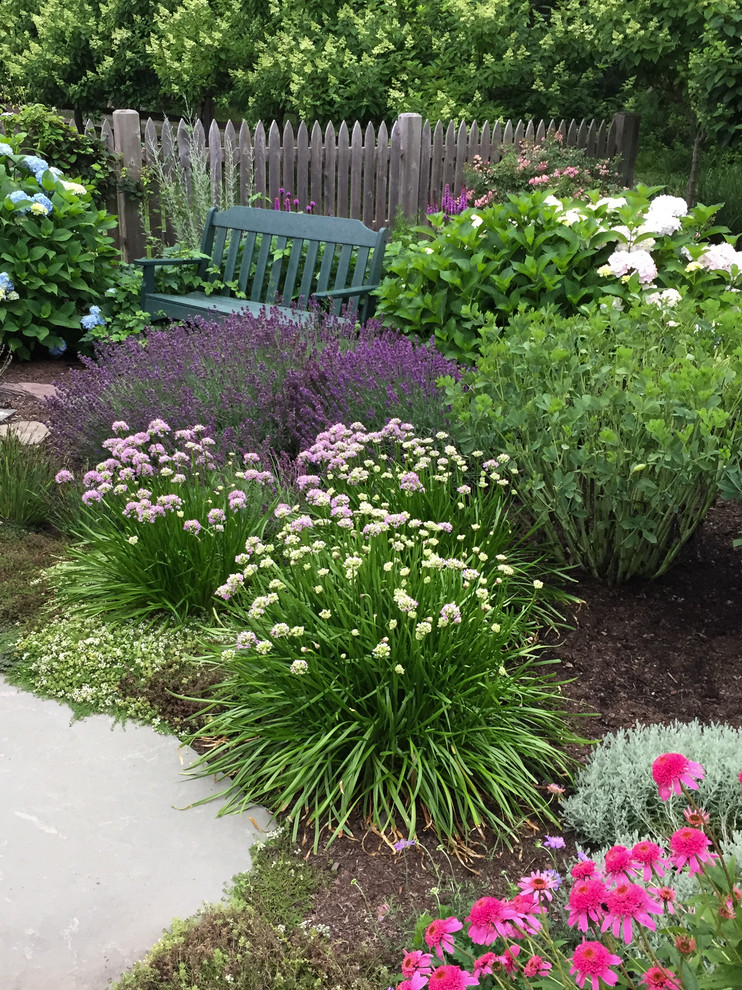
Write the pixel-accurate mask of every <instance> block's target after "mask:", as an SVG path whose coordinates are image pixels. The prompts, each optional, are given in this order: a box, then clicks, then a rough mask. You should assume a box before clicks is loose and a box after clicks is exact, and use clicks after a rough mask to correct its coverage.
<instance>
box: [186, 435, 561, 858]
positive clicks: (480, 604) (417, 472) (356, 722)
mask: <svg viewBox="0 0 742 990" xmlns="http://www.w3.org/2000/svg"><path fill="white" fill-rule="evenodd" d="M300 462H301V464H302V466H303V469H304V470H305V471H307V472H308V473H306V474H303V475H301V476H300V477H299V478H298V479H297V484H298V486H299V487H300V489H301V490H302V492H303V495H302V498H301V500H300V501H299V502H297V504H295V505H288V504H279V505H278V507H277V508H276V510H275V514H276V516H277V517H278V518H280V519H281V520H282V521H283V528H282V529H281V530H280V531H279V533H278V534H277V536H276V537H275V538H274V539H273V540H272V541H271V542H270V543H268V542H264V541H261V540H260V539H258V538H254V539H252V540H248V542H247V544H246V547H245V552H244V553H243V554H242V555H241V556H240V557H238V558H237V563H238V564H239V566H240V568H241V569H240V570H239V571H237V572H235V573H234V574H232V575H231V576H230V577H229V579H228V580H227V581H226V582H225V583H224V584H223V585H222V586H221V587H220V588H219V590H218V592H217V594H218V595H219V596H221V597H222V598H223V599H224V600H225V601H226V602H227V608H226V612H225V614H224V629H223V630H222V634H223V635H222V639H223V644H222V648H221V649H218V650H216V651H215V655H214V662H215V663H217V664H218V665H219V666H220V669H226V675H225V678H224V680H223V682H222V683H221V684H220V685H219V686H218V687H217V689H216V693H215V696H214V699H213V716H212V720H211V722H210V724H209V734H210V735H213V736H216V737H218V738H222V737H223V739H224V742H222V743H221V744H220V745H218V746H217V747H216V748H215V749H213V750H211V751H210V754H209V758H208V762H207V761H205V760H204V761H202V763H201V765H200V770H199V771H198V772H200V773H201V774H204V775H205V774H208V775H211V774H213V773H219V774H224V775H226V776H227V777H229V778H231V779H230V783H229V784H228V786H227V787H226V788H225V790H224V791H223V795H224V796H225V797H226V805H225V808H224V810H225V811H227V810H239V809H243V808H245V807H247V806H248V805H249V804H251V803H255V802H260V803H264V802H265V803H267V804H268V805H269V806H270V807H272V808H274V809H276V810H279V809H280V810H281V811H284V812H285V813H286V814H287V816H288V818H289V820H290V821H291V822H292V824H293V830H294V835H296V833H297V830H298V828H299V823H300V821H301V820H302V819H304V818H305V816H306V818H307V819H308V821H309V822H310V823H311V824H313V826H314V828H315V845H316V844H317V843H318V842H319V833H320V830H321V829H322V828H323V827H324V826H325V825H329V826H330V830H331V831H330V833H328V835H329V836H330V837H332V836H334V835H336V834H337V833H338V832H339V831H341V830H342V829H343V827H344V825H345V823H346V822H347V820H348V817H349V815H350V814H351V813H352V812H353V811H354V810H358V811H360V812H361V813H362V814H364V815H365V816H367V818H368V819H369V820H370V821H372V822H373V823H375V824H376V825H377V826H378V827H379V828H381V829H390V828H395V827H396V828H398V829H402V830H403V832H404V834H405V835H414V833H415V831H416V829H417V828H418V827H419V823H420V821H421V819H422V821H426V820H429V819H430V820H432V823H433V824H434V826H435V828H436V829H437V830H438V832H439V834H440V835H441V836H443V837H446V838H447V839H454V838H458V839H460V840H465V839H466V836H467V833H468V830H469V828H470V827H472V826H477V825H484V824H488V825H490V826H492V827H493V828H495V829H496V830H498V831H500V832H507V831H508V830H510V829H511V828H513V827H514V826H515V825H516V824H517V823H518V822H519V821H520V820H521V819H522V815H523V813H524V810H525V809H534V808H535V809H538V811H539V812H540V813H543V814H545V815H547V816H548V815H549V814H550V811H549V805H548V802H547V801H546V800H545V799H544V797H543V796H542V793H541V791H540V790H539V787H538V785H539V782H540V781H541V780H543V778H544V777H545V776H548V777H550V776H552V775H553V774H554V771H555V768H558V769H559V770H563V769H565V768H566V765H567V763H568V760H567V757H566V756H565V754H564V753H563V752H562V750H561V748H560V746H561V744H562V743H563V742H565V741H566V740H567V739H569V738H571V737H570V733H569V732H568V730H567V728H566V725H565V721H564V715H563V713H562V712H561V711H560V710H559V708H560V703H559V687H558V685H557V684H556V683H555V682H554V681H553V679H551V678H550V677H549V676H548V675H547V673H546V672H545V671H544V669H543V667H542V666H541V662H540V661H538V660H537V652H538V647H537V646H536V645H535V637H536V635H537V632H538V629H539V627H540V626H542V625H543V624H544V623H545V622H546V621H548V620H549V619H550V618H551V616H552V608H553V603H554V597H555V594H556V593H555V591H554V590H553V589H549V588H547V587H546V586H545V582H546V581H548V580H549V578H553V576H554V575H553V572H550V571H549V570H548V568H544V567H543V565H541V566H538V565H536V564H534V563H533V561H530V562H529V560H528V559H527V557H526V554H525V553H524V551H523V550H522V548H520V549H519V547H518V543H517V539H516V538H515V536H514V535H513V533H512V532H511V529H510V526H509V524H508V521H507V503H508V496H507V491H508V488H509V485H510V479H511V477H512V474H511V472H510V470H509V461H508V458H507V456H503V457H501V458H499V459H496V458H493V459H491V460H489V461H486V462H484V463H481V462H480V459H479V458H478V457H476V456H472V458H471V460H467V459H465V458H463V457H462V456H461V454H460V453H459V451H458V450H457V449H456V447H455V446H454V445H452V444H450V443H449V439H448V436H447V434H446V433H444V432H439V433H438V434H437V436H436V437H435V438H432V437H427V438H425V439H420V438H418V437H417V436H416V435H415V433H414V432H413V429H412V426H411V424H409V423H407V424H403V423H400V421H399V420H392V421H391V422H390V423H389V424H388V425H387V426H386V427H384V428H383V429H382V430H380V431H377V432H367V431H366V430H364V429H363V428H362V427H361V425H360V424H357V423H356V424H353V426H352V427H351V428H346V427H344V426H342V425H336V426H334V427H332V428H331V429H330V430H329V431H327V432H325V433H323V434H321V435H320V436H319V437H318V438H317V442H316V443H315V444H314V445H313V446H312V447H311V448H310V449H309V450H308V451H306V452H303V453H302V454H301V456H300ZM218 635H219V632H218V631H217V633H216V634H214V633H210V636H211V637H212V639H213V638H214V637H215V636H218ZM212 649H214V648H213V647H212Z"/></svg>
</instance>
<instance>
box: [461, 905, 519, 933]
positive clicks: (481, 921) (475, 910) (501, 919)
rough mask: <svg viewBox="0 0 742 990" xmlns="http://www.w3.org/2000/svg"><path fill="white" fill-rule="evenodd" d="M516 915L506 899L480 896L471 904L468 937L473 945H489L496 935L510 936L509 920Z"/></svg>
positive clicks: (510, 926) (511, 928)
mask: <svg viewBox="0 0 742 990" xmlns="http://www.w3.org/2000/svg"><path fill="white" fill-rule="evenodd" d="M517 917H518V915H517V914H516V912H515V911H514V910H513V907H512V906H511V905H510V904H508V902H507V901H500V900H498V899H497V898H496V897H480V898H479V900H478V901H475V902H474V904H472V906H471V911H470V912H469V917H468V918H466V919H465V920H466V921H468V922H469V938H470V939H471V940H472V942H473V943H474V944H475V945H491V944H492V943H493V942H494V941H495V939H496V938H497V936H498V935H502V936H504V937H507V938H510V937H512V935H513V926H512V925H511V924H509V922H510V921H513V920H515V919H516V918H517Z"/></svg>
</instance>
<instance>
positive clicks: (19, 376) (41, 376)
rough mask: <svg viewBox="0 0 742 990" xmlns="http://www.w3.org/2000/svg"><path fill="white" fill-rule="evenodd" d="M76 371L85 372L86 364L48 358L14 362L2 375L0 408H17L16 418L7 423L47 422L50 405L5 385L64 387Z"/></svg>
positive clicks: (72, 360) (0, 377) (0, 378)
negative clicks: (4, 386) (6, 390)
mask: <svg viewBox="0 0 742 990" xmlns="http://www.w3.org/2000/svg"><path fill="white" fill-rule="evenodd" d="M0 360H2V358H0ZM75 368H77V369H80V370H82V368H83V365H82V364H81V362H80V361H77V360H75V359H72V358H71V359H70V360H66V359H65V358H60V359H58V360H55V361H51V360H48V359H45V360H37V361H16V360H12V361H11V362H10V364H9V365H8V367H7V368H6V369H5V372H4V373H3V374H1V375H0V409H3V408H8V407H9V408H11V409H15V413H14V415H13V416H12V417H11V418H10V419H9V420H6V422H8V423H17V422H20V421H22V420H39V421H40V422H42V423H43V422H44V421H45V420H46V415H47V411H46V404H45V403H44V400H43V399H39V398H36V396H33V395H21V394H19V393H17V392H13V393H12V394H11V393H10V392H5V391H3V385H5V384H7V385H20V384H28V383H33V384H35V385H53V384H54V383H57V384H61V383H62V382H64V380H65V379H66V378H67V377H68V376H69V373H70V372H71V371H72V370H74V369H75Z"/></svg>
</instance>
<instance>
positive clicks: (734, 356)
mask: <svg viewBox="0 0 742 990" xmlns="http://www.w3.org/2000/svg"><path fill="white" fill-rule="evenodd" d="M732 298H733V297H732ZM740 343H741V341H740V334H739V325H738V319H737V314H736V313H735V312H734V311H733V310H732V309H731V308H730V307H729V305H728V304H727V305H726V307H724V305H723V304H717V303H715V302H709V303H707V304H706V306H705V310H704V316H702V317H699V316H698V315H697V313H696V312H695V309H694V308H693V307H692V306H688V305H685V306H678V307H676V308H675V309H674V310H672V311H668V312H666V311H663V310H662V309H661V308H659V307H646V308H645V309H643V310H635V311H632V312H631V313H628V314H621V313H618V312H616V311H615V310H612V309H610V308H605V309H604V310H593V311H592V312H590V313H586V314H585V315H581V316H576V317H570V318H565V317H560V316H558V315H556V314H555V313H553V312H550V311H548V312H530V313H521V314H520V315H518V316H516V317H514V318H513V319H512V320H511V321H510V323H509V324H508V326H507V327H505V328H504V330H503V331H502V335H501V336H500V333H499V330H497V329H495V328H493V329H492V330H491V331H490V332H488V333H487V334H485V341H484V344H483V347H482V352H481V354H480V357H479V361H478V364H477V367H476V370H473V371H471V372H470V373H468V374H467V375H465V376H464V379H463V381H462V382H461V383H459V384H457V385H455V386H454V385H453V384H451V387H450V391H449V394H450V395H451V397H454V396H455V402H454V410H455V412H456V413H457V415H458V418H459V420H460V422H461V424H462V428H463V429H465V430H466V431H467V433H468V436H469V441H468V442H469V443H470V444H472V445H473V444H476V445H477V446H482V447H484V448H485V449H492V450H501V449H502V450H506V451H507V452H508V453H510V454H511V455H512V457H513V458H514V459H515V461H516V462H517V464H518V468H519V469H520V471H521V473H522V480H521V483H520V486H519V488H520V492H521V494H522V495H523V497H524V500H525V501H524V505H525V510H526V511H527V512H528V513H529V514H530V515H531V516H532V517H533V521H534V522H535V523H536V524H537V525H539V526H540V527H541V532H542V533H543V535H544V537H545V538H546V539H547V540H548V543H549V545H550V547H551V548H552V549H553V550H554V551H555V552H556V553H557V554H558V555H559V556H560V557H561V559H562V560H563V561H565V562H567V561H568V562H570V563H572V564H577V565H579V566H580V567H582V568H583V569H584V570H586V571H588V572H589V573H590V574H592V575H593V576H594V577H596V578H598V579H600V580H603V581H606V582H608V583H609V584H617V583H619V582H621V581H625V580H627V579H628V578H630V577H632V576H633V575H641V576H644V577H657V576H658V575H660V574H662V573H664V572H665V571H666V570H667V568H668V567H669V566H670V565H671V563H672V562H673V560H674V559H675V557H676V556H677V553H678V551H679V550H680V548H681V547H682V546H683V544H684V543H685V542H686V541H687V540H688V538H689V537H690V536H691V535H692V534H693V532H694V531H695V529H696V527H697V526H698V524H699V523H700V522H701V520H702V519H703V518H704V516H705V514H706V512H707V510H708V508H709V507H710V506H711V504H712V502H713V501H714V498H715V496H716V494H717V492H718V486H719V481H720V478H721V477H722V476H723V474H724V472H725V469H726V467H727V465H728V464H729V463H730V459H731V458H732V455H733V451H734V450H735V449H737V448H738V446H739V438H740V431H741V430H742V424H741V422H740V409H741V406H740V403H741V402H742V348H740Z"/></svg>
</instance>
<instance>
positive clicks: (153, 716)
mask: <svg viewBox="0 0 742 990" xmlns="http://www.w3.org/2000/svg"><path fill="white" fill-rule="evenodd" d="M196 645H197V641H196V639H195V635H194V631H193V630H191V629H188V628H185V627H184V628H182V629H180V630H174V629H165V628H161V627H158V628H152V627H147V626H145V625H143V624H139V625H138V624H135V623H133V622H128V623H124V624H122V625H120V626H118V627H117V628H113V627H112V626H108V625H105V624H103V623H102V622H101V621H100V619H98V618H85V617H83V616H81V615H80V614H79V613H77V612H74V613H72V612H71V613H68V614H67V613H63V614H60V615H59V616H57V617H55V618H54V619H53V620H52V621H51V622H48V623H46V624H45V625H44V626H43V627H39V628H37V629H36V630H34V631H32V632H30V633H28V634H27V635H26V636H24V637H23V638H22V639H21V640H20V641H19V642H18V643H17V644H16V645H15V648H14V652H15V655H16V663H15V664H14V666H13V667H12V668H11V671H10V674H9V675H8V676H9V678H10V679H12V681H13V682H14V683H16V684H19V685H21V686H23V687H25V688H27V689H29V690H31V691H33V692H35V693H36V694H40V695H42V696H43V697H49V698H57V699H58V700H60V701H64V702H66V703H67V704H69V705H70V707H71V708H72V709H73V711H74V712H75V713H76V715H77V716H78V717H84V716H85V715H89V714H91V713H94V712H104V713H108V714H111V715H114V716H115V717H116V718H117V719H122V720H124V719H137V720H139V721H141V722H148V723H150V724H151V725H153V726H154V727H155V728H159V729H165V728H166V725H165V723H164V721H163V720H162V718H161V717H160V715H159V714H158V712H157V711H156V709H155V708H153V707H152V705H151V704H150V703H149V702H148V701H146V700H145V699H144V698H143V697H141V696H140V695H141V690H142V688H143V687H144V686H145V685H146V684H148V683H149V682H150V681H151V680H152V679H153V677H155V676H156V675H157V673H158V672H159V671H161V670H163V669H165V668H166V667H170V666H173V665H183V664H184V662H185V660H186V658H187V657H190V656H192V655H193V653H194V651H195V650H196ZM124 680H126V684H127V689H126V692H124V691H123V689H122V682H123V681H124Z"/></svg>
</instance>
